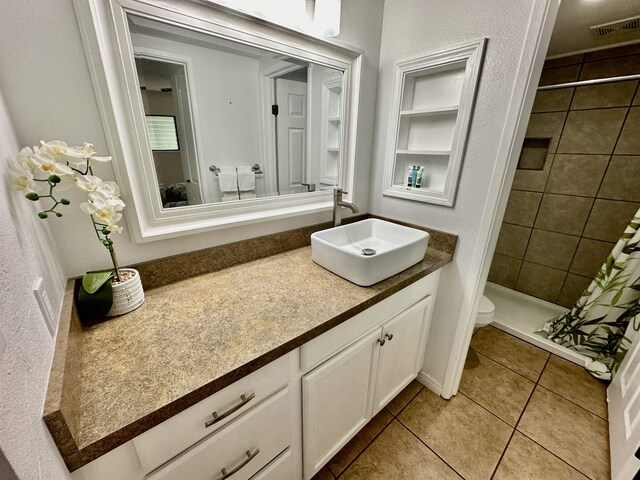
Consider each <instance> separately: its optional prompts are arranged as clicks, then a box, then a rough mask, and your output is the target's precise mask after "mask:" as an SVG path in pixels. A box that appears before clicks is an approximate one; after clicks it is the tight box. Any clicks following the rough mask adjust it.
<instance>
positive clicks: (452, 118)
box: [383, 38, 486, 206]
mask: <svg viewBox="0 0 640 480" xmlns="http://www.w3.org/2000/svg"><path fill="white" fill-rule="evenodd" d="M485 43H486V39H484V38H483V39H481V40H479V41H476V42H473V43H469V44H466V45H463V46H461V47H457V48H454V49H451V50H447V51H443V52H439V53H435V54H430V55H425V56H420V57H415V58H411V59H408V60H403V61H400V62H398V63H397V64H396V74H395V85H394V92H393V93H394V94H393V100H392V106H391V111H392V112H394V113H392V115H393V116H392V118H391V123H390V126H389V138H388V142H387V153H386V159H385V160H386V162H385V175H384V188H383V195H387V196H392V197H400V198H406V199H410V200H415V201H419V202H427V203H435V204H439V205H446V206H453V203H454V199H455V194H456V190H457V184H458V178H459V174H460V168H461V165H462V161H463V156H464V149H465V144H466V139H467V133H468V129H469V123H470V120H471V112H472V110H473V104H474V101H475V94H476V90H477V84H478V79H479V77H480V68H481V65H482V57H483V54H484V47H485ZM412 166H418V167H425V172H424V176H423V184H422V185H421V187H419V188H418V187H412V186H410V185H408V181H407V180H408V178H407V177H408V176H409V169H410V168H411V167H412Z"/></svg>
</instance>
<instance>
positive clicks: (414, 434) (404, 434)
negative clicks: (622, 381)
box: [313, 327, 610, 480]
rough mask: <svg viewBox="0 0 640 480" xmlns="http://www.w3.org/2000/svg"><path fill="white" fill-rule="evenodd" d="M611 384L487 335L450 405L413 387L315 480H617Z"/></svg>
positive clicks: (494, 333)
mask: <svg viewBox="0 0 640 480" xmlns="http://www.w3.org/2000/svg"><path fill="white" fill-rule="evenodd" d="M608 427H609V424H608V422H607V403H606V386H605V384H604V383H602V382H599V381H598V380H596V379H594V378H593V377H592V376H591V375H589V374H588V373H586V371H585V370H584V369H583V368H582V367H579V366H577V365H575V364H573V363H570V362H568V361H566V360H564V359H562V358H560V357H557V356H555V355H550V354H549V353H547V352H546V351H544V350H541V349H539V348H537V347H535V346H533V345H530V344H528V343H526V342H523V341H522V340H520V339H518V338H515V337H513V336H511V335H508V334H506V333H504V332H502V331H500V330H498V329H496V328H493V327H485V328H483V329H481V330H480V331H479V332H478V333H476V334H475V335H474V337H473V340H472V342H471V350H470V351H469V355H468V357H467V361H466V364H465V369H464V374H463V376H462V382H461V383H460V391H459V393H458V395H456V396H455V397H453V398H452V399H451V400H449V401H447V400H444V399H443V398H441V397H439V396H437V395H435V394H433V393H431V392H430V391H429V390H427V389H425V388H423V387H422V385H420V384H419V383H418V382H415V381H414V382H413V383H411V384H410V385H409V386H408V387H407V388H406V389H405V390H404V391H402V392H401V393H400V395H398V396H397V397H396V398H395V399H394V400H392V401H391V403H389V405H387V407H386V408H385V409H384V410H382V411H381V412H380V413H379V414H378V415H376V417H375V418H373V419H372V420H371V421H370V422H369V424H368V425H367V426H366V427H365V428H364V429H363V430H362V431H361V432H360V433H359V434H358V435H356V437H355V438H353V439H352V440H351V441H350V442H349V443H348V444H347V445H346V446H345V447H344V448H343V449H342V450H341V451H340V452H338V454H337V455H336V456H335V457H334V458H333V459H332V460H331V461H330V462H329V463H328V464H327V465H326V466H325V467H324V468H323V469H322V470H321V471H320V472H319V473H318V474H317V475H316V476H315V477H314V479H313V480H334V479H340V480H376V479H380V480H382V479H385V480H388V479H394V480H396V479H398V480H400V479H403V480H423V479H458V480H459V479H465V480H490V479H492V480H519V479H522V480H550V479H553V480H586V479H591V480H601V479H603V480H604V479H608V478H610V472H609V445H608V441H609V437H608Z"/></svg>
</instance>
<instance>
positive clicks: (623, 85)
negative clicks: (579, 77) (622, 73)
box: [571, 80, 638, 110]
mask: <svg viewBox="0 0 640 480" xmlns="http://www.w3.org/2000/svg"><path fill="white" fill-rule="evenodd" d="M637 86H638V81H637V80H632V81H629V82H615V83H603V84H600V85H588V86H585V87H578V88H576V93H575V95H574V96H573V101H572V102H571V110H585V109H589V108H607V107H627V106H629V105H631V100H632V99H633V94H634V93H635V91H636V87H637Z"/></svg>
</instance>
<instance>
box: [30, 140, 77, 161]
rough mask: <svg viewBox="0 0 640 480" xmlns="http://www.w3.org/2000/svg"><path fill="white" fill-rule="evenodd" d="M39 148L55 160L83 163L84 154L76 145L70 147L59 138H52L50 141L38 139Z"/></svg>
mask: <svg viewBox="0 0 640 480" xmlns="http://www.w3.org/2000/svg"><path fill="white" fill-rule="evenodd" d="M40 145H41V147H40V150H41V152H43V153H48V154H49V155H51V156H52V157H53V158H54V159H55V160H56V161H64V162H69V163H71V164H74V165H78V164H83V163H85V160H84V155H83V154H82V152H81V151H80V149H79V148H78V147H70V146H69V145H67V144H66V143H65V142H62V141H60V140H52V141H50V142H45V141H44V140H41V141H40Z"/></svg>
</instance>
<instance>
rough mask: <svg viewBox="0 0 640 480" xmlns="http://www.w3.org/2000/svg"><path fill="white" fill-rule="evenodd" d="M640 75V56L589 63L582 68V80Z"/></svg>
mask: <svg viewBox="0 0 640 480" xmlns="http://www.w3.org/2000/svg"><path fill="white" fill-rule="evenodd" d="M638 73H640V55H630V56H627V57H620V58H614V59H609V60H600V61H597V62H588V63H585V64H584V65H583V66H582V72H580V80H592V79H594V78H610V77H622V76H625V75H636V74H638Z"/></svg>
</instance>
